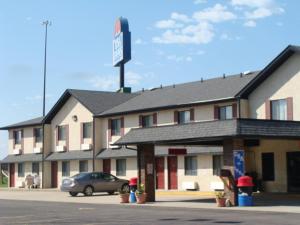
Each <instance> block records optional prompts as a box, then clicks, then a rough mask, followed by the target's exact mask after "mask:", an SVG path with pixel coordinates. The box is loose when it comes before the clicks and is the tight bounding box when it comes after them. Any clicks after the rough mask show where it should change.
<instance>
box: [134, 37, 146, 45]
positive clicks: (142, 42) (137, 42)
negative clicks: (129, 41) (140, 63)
mask: <svg viewBox="0 0 300 225" xmlns="http://www.w3.org/2000/svg"><path fill="white" fill-rule="evenodd" d="M134 43H135V44H136V45H145V44H147V43H146V42H145V41H143V40H142V39H141V38H138V39H136V40H135V41H134Z"/></svg>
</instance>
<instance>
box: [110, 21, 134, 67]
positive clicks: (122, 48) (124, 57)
mask: <svg viewBox="0 0 300 225" xmlns="http://www.w3.org/2000/svg"><path fill="white" fill-rule="evenodd" d="M130 59H131V33H130V31H129V25H128V21H127V19H125V18H122V17H120V18H119V19H118V20H117V21H116V24H115V30H114V39H113V66H120V64H124V63H126V62H128V61H129V60H130Z"/></svg>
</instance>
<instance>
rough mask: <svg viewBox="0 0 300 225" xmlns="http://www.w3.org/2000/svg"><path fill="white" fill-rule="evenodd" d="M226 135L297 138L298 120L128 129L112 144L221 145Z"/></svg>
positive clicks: (211, 123) (191, 124) (246, 137)
mask: <svg viewBox="0 0 300 225" xmlns="http://www.w3.org/2000/svg"><path fill="white" fill-rule="evenodd" d="M229 138H243V139H259V138H270V139H299V138H300V122H295V121H279V120H257V119H232V120H214V121H206V122H194V123H188V124H182V125H168V126H158V127H150V128H136V129H131V130H130V131H129V132H128V133H127V134H126V135H125V136H123V137H122V138H120V139H119V140H118V141H117V142H115V143H114V144H115V145H119V146H121V145H139V144H156V145H172V144H174V145H175V144H177V145H178V144H180V145H201V144H205V143H210V144H219V145H222V141H223V140H225V139H229Z"/></svg>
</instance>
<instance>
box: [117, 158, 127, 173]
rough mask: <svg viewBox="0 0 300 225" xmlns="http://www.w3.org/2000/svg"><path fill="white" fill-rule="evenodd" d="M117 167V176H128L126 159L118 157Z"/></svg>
mask: <svg viewBox="0 0 300 225" xmlns="http://www.w3.org/2000/svg"><path fill="white" fill-rule="evenodd" d="M116 167H117V168H116V170H117V171H116V175H117V176H126V159H117V160H116Z"/></svg>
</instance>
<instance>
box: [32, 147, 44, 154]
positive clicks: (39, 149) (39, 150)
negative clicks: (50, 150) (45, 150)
mask: <svg viewBox="0 0 300 225" xmlns="http://www.w3.org/2000/svg"><path fill="white" fill-rule="evenodd" d="M33 153H42V148H41V147H36V148H34V149H33Z"/></svg>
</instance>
